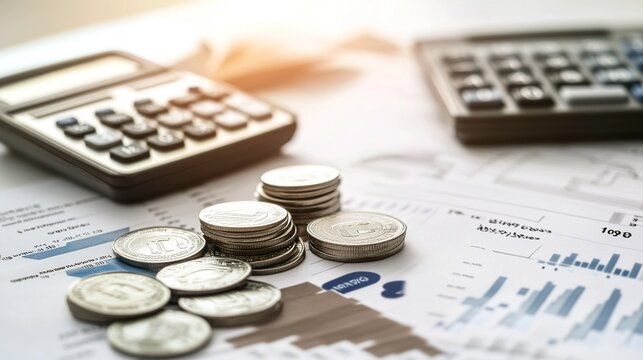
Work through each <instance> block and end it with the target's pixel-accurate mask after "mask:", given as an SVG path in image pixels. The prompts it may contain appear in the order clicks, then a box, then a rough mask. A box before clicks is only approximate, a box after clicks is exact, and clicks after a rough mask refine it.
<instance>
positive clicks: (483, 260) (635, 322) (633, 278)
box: [0, 54, 643, 360]
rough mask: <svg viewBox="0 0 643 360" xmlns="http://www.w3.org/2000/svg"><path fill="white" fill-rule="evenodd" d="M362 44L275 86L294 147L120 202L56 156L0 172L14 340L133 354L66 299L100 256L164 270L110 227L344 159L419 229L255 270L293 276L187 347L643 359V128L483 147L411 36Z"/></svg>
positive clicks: (242, 192) (346, 177) (294, 353)
mask: <svg viewBox="0 0 643 360" xmlns="http://www.w3.org/2000/svg"><path fill="white" fill-rule="evenodd" d="M363 58H364V55H363V54H356V55H354V56H352V57H350V56H347V57H345V58H341V59H338V60H337V61H338V63H339V65H346V66H351V65H354V64H359V65H360V66H359V69H360V71H359V72H358V73H357V74H354V73H352V72H338V73H337V74H336V76H329V77H328V78H327V79H326V80H325V81H324V82H323V84H321V85H320V84H317V83H305V84H303V85H302V84H300V86H299V87H295V88H293V89H278V90H272V91H270V94H259V95H261V96H264V97H267V98H270V99H272V100H275V101H276V102H277V103H282V104H284V105H289V104H291V106H293V107H295V108H296V110H297V112H298V113H299V115H300V117H301V119H302V120H301V124H300V125H301V126H300V129H299V130H298V134H297V136H296V137H295V139H294V140H293V141H292V142H291V143H290V144H289V145H287V147H286V150H285V152H284V153H285V155H282V156H280V157H277V158H273V159H272V160H269V161H266V162H262V163H260V164H257V165H254V166H252V167H248V168H246V169H244V170H243V171H238V172H235V173H232V174H230V175H228V176H225V177H223V178H221V179H219V180H213V181H210V182H207V183H204V184H201V185H199V186H195V187H193V188H191V189H188V190H184V191H181V192H177V193H174V194H170V195H167V196H165V197H162V198H158V199H154V200H151V201H148V202H144V203H139V204H135V205H120V204H116V203H114V202H112V201H110V200H108V199H106V198H103V197H101V196H99V195H97V194H95V193H93V192H91V191H89V190H86V189H84V188H82V187H80V186H78V185H75V184H73V183H71V182H69V181H67V180H65V179H64V178H62V177H58V176H55V175H47V174H44V173H42V174H40V173H39V174H38V176H40V179H39V180H38V181H32V182H29V183H25V184H23V185H15V184H17V183H19V182H20V181H18V180H19V179H18V178H17V177H15V178H13V180H12V184H14V185H13V187H12V188H7V189H5V190H1V191H0V199H2V201H1V202H0V291H1V294H2V297H3V306H2V307H0V319H1V320H2V326H1V327H0V339H2V349H1V350H0V354H1V355H2V356H1V357H2V358H3V359H59V360H72V359H73V360H83V359H121V358H126V357H125V356H123V355H120V354H119V353H117V352H116V351H114V350H113V349H111V348H110V347H109V344H108V342H107V339H106V336H105V328H104V327H101V326H95V325H91V324H86V323H82V322H79V321H77V320H74V319H73V317H72V316H71V313H70V312H69V310H68V309H67V305H66V302H65V295H66V292H67V289H68V288H69V286H70V284H72V283H73V282H74V281H75V280H77V279H80V278H83V277H86V276H90V275H93V274H98V273H102V272H107V271H133V272H142V273H145V274H149V275H153V274H152V273H149V272H146V271H145V270H142V269H138V268H134V267H131V266H129V265H127V264H124V263H122V262H120V261H118V260H116V259H115V258H114V255H113V253H112V250H111V242H112V241H113V240H114V239H115V238H116V237H118V236H119V235H121V234H124V233H126V232H128V231H130V230H133V229H138V228H143V227H148V226H159V225H164V226H165V225H170V226H177V227H183V228H187V229H194V230H197V231H198V226H199V222H198V213H199V211H200V210H201V209H202V208H204V207H206V206H208V205H211V204H215V203H218V202H223V201H230V200H250V199H252V197H253V192H254V189H255V187H256V185H257V183H258V181H259V177H260V175H261V174H262V173H263V172H264V171H266V170H268V169H270V168H274V167H277V166H281V165H285V164H294V163H299V164H300V163H320V164H328V165H333V166H336V167H337V168H339V169H340V170H341V173H342V179H343V180H342V185H341V187H340V191H341V193H342V206H343V209H345V210H372V211H378V212H383V213H387V214H390V215H393V216H396V217H398V218H400V219H401V220H403V221H404V222H405V223H406V224H407V227H408V231H407V238H406V242H405V244H406V245H405V248H404V249H403V250H402V251H401V252H400V253H399V254H397V255H395V256H393V257H390V258H388V259H385V260H381V261H376V262H370V263H357V264H344V263H337V262H332V261H328V260H323V259H320V258H318V257H316V256H315V255H313V254H312V253H310V252H308V253H307V257H306V260H305V262H304V263H303V264H302V265H300V266H298V267H296V268H295V269H293V270H290V271H287V272H285V273H281V274H276V275H269V276H264V277H256V278H257V279H259V280H262V281H266V282H269V283H272V284H274V285H276V286H278V287H280V288H281V289H282V291H283V294H284V297H283V298H284V307H283V313H282V314H281V316H280V317H279V318H278V319H276V320H275V321H273V322H269V323H267V324H264V325H261V326H257V327H242V328H230V329H225V328H215V329H214V337H213V341H212V343H211V344H210V345H209V346H208V347H207V348H205V349H203V350H202V351H200V352H197V353H195V354H193V355H191V356H190V357H189V358H192V359H212V358H218V359H241V358H243V359H267V358H274V357H277V356H280V357H284V358H290V359H317V360H324V359H329V360H330V359H333V360H335V359H338V358H351V359H352V358H356V359H382V358H393V357H395V358H404V359H424V358H435V359H523V358H524V359H532V358H545V359H605V358H619V359H640V358H641V357H642V355H641V354H643V269H641V266H642V264H643V144H641V143H625V142H614V143H597V144H576V145H565V144H562V145H545V146H536V145H529V146H521V147H508V146H507V147H505V146H498V147H472V148H466V147H463V146H461V145H459V144H457V142H455V141H454V140H453V137H452V134H450V126H448V124H444V123H442V122H441V120H440V119H441V117H440V113H439V111H438V109H437V108H435V106H434V105H433V103H432V101H431V97H430V96H429V94H428V93H427V91H426V87H425V84H424V83H423V82H422V80H421V76H420V74H419V69H417V66H416V64H415V62H414V60H413V58H412V57H411V56H409V55H408V54H402V55H400V56H395V57H390V56H385V55H382V56H381V57H372V56H371V57H369V60H368V61H367V62H364V61H363V60H364V59H363ZM302 89H303V90H305V91H302ZM365 99H366V100H365ZM295 154H296V155H295ZM4 156H5V159H7V158H11V157H9V156H7V155H6V154H4ZM11 159H14V158H11ZM9 163H12V164H11V165H12V166H7V167H6V168H7V169H9V168H11V169H13V170H14V171H16V166H13V165H18V164H20V166H23V167H25V168H26V167H28V165H27V164H26V163H23V161H22V160H19V158H15V159H14V160H11V161H7V162H5V163H3V164H9ZM13 163H15V164H13ZM2 170H3V172H4V171H5V168H3V169H2ZM3 176H5V177H8V175H5V174H3Z"/></svg>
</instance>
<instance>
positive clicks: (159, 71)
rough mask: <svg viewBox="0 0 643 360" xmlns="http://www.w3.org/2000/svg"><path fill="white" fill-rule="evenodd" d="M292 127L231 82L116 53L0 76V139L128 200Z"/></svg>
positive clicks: (201, 172) (276, 141)
mask: <svg viewBox="0 0 643 360" xmlns="http://www.w3.org/2000/svg"><path fill="white" fill-rule="evenodd" d="M295 127H296V122H295V116H294V115H293V114H292V113H290V112H288V111H286V110H284V109H282V108H280V107H277V106H275V105H272V104H269V103H267V102H265V101H263V100H260V99H257V98H255V97H253V96H251V95H248V94H246V93H244V92H242V91H240V90H238V89H235V88H234V87H232V86H230V85H227V84H223V83H218V82H214V81H211V80H209V79H206V78H203V77H201V76H198V75H196V74H192V73H189V72H185V71H178V70H173V69H166V68H162V67H160V66H157V65H155V64H153V63H150V62H148V61H146V60H144V59H141V58H137V57H135V56H133V55H130V54H125V53H121V52H107V53H101V54H96V55H92V56H88V57H85V58H80V59H74V60H71V61H68V62H64V63H60V64H54V65H51V66H48V67H45V68H40V69H35V70H32V71H28V72H25V73H20V74H17V75H14V76H10V77H7V78H3V79H0V140H2V141H3V142H4V143H6V144H7V145H9V146H10V147H12V148H14V149H16V150H18V151H20V152H22V153H24V154H26V155H27V156H29V157H31V158H33V159H35V160H36V161H38V162H40V163H42V164H44V165H45V166H48V167H50V168H53V169H54V170H57V171H59V172H60V173H62V174H63V175H65V176H69V177H71V178H73V179H74V180H76V181H78V182H80V183H82V184H85V185H87V186H89V187H91V188H94V189H96V190H97V191H99V192H101V193H103V194H106V195H108V196H110V197H112V198H114V199H116V200H119V201H125V202H129V201H136V200H140V199H144V198H147V197H151V196H154V195H157V194H160V193H164V192H168V191H172V190H177V189H180V188H182V187H185V186H188V185H190V184H193V183H195V182H199V181H203V180H205V179H207V178H208V177H211V176H213V175H216V174H219V173H221V172H224V171H226V170H229V169H232V168H235V167H239V166H241V165H244V164H246V163H248V162H250V161H253V160H257V159H259V158H261V157H265V156H266V155H269V154H271V153H274V152H276V151H277V150H278V149H279V148H280V147H281V146H282V145H283V144H285V143H286V142H287V141H288V140H289V139H290V138H291V137H292V136H293V134H294V131H295Z"/></svg>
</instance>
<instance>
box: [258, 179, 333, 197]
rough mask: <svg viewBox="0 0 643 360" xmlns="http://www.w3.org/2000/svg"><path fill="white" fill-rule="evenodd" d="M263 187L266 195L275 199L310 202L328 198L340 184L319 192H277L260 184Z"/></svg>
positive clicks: (318, 190) (321, 189)
mask: <svg viewBox="0 0 643 360" xmlns="http://www.w3.org/2000/svg"><path fill="white" fill-rule="evenodd" d="M259 185H261V186H262V189H263V192H264V193H265V194H266V195H269V196H272V197H274V198H279V199H287V200H293V201H295V200H297V201H298V200H308V199H313V198H316V197H320V196H326V195H328V194H330V193H333V192H335V191H337V189H338V186H339V183H336V184H332V185H331V186H327V187H325V188H320V189H317V190H308V191H298V192H295V191H277V190H275V189H271V188H269V187H266V186H263V184H259Z"/></svg>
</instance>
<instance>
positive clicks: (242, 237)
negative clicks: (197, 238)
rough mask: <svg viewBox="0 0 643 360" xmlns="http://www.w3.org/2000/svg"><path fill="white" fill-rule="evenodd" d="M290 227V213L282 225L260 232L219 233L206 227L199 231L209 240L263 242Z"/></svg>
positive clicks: (288, 229)
mask: <svg viewBox="0 0 643 360" xmlns="http://www.w3.org/2000/svg"><path fill="white" fill-rule="evenodd" d="M291 225H292V216H290V213H289V214H288V216H287V218H286V220H285V221H283V223H280V224H278V225H277V226H275V227H272V228H269V229H267V230H260V231H244V232H240V231H237V232H231V231H221V230H212V229H209V228H207V227H201V231H202V232H203V234H204V235H207V236H208V237H210V238H222V239H230V240H234V241H263V240H268V239H272V238H274V237H275V236H279V235H283V233H285V232H288V231H290V226H291Z"/></svg>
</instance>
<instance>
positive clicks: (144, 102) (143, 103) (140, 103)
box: [134, 99, 152, 108]
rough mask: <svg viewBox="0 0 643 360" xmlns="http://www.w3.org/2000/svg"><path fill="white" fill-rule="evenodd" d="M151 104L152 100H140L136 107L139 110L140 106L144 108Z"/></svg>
mask: <svg viewBox="0 0 643 360" xmlns="http://www.w3.org/2000/svg"><path fill="white" fill-rule="evenodd" d="M151 103H152V99H140V100H136V101H134V107H135V108H137V107H139V106H143V105H147V104H151Z"/></svg>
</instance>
